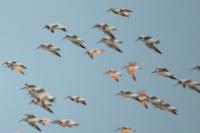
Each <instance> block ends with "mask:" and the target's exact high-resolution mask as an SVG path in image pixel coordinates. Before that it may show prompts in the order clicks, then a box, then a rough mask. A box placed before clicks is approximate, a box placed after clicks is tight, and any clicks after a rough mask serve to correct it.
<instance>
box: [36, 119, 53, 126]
mask: <svg viewBox="0 0 200 133" xmlns="http://www.w3.org/2000/svg"><path fill="white" fill-rule="evenodd" d="M38 123H39V124H41V125H42V126H46V125H48V124H49V123H51V121H50V120H48V119H45V118H43V119H41V118H40V119H39V121H38Z"/></svg>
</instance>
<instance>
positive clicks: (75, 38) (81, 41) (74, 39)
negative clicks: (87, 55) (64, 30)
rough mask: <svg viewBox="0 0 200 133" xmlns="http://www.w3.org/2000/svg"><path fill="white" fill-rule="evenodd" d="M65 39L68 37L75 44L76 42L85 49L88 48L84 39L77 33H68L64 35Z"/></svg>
mask: <svg viewBox="0 0 200 133" xmlns="http://www.w3.org/2000/svg"><path fill="white" fill-rule="evenodd" d="M63 39H67V40H69V41H71V42H72V43H73V44H75V45H77V46H79V47H81V48H83V49H86V47H85V46H84V45H83V43H84V41H83V40H82V39H81V38H79V37H78V36H76V35H66V36H65V37H63Z"/></svg>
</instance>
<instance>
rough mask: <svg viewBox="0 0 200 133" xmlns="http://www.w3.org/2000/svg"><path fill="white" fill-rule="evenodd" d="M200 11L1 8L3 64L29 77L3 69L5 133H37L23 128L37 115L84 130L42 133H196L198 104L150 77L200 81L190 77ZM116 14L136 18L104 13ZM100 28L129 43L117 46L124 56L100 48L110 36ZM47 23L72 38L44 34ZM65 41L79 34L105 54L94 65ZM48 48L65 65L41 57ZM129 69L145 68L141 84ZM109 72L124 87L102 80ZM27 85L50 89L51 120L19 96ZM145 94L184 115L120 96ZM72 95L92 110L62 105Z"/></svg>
mask: <svg viewBox="0 0 200 133" xmlns="http://www.w3.org/2000/svg"><path fill="white" fill-rule="evenodd" d="M199 4H200V1H198V0H190V1H189V0H176V1H174V0H167V1H166V0H126V1H124V0H84V1H83V0H82V1H81V0H73V1H69V0H57V1H53V0H42V1H41V0H34V1H27V0H18V1H11V0H7V1H1V4H0V16H1V22H0V23H1V30H0V34H1V37H0V42H1V48H0V55H1V59H0V61H1V62H4V61H6V60H16V61H18V62H21V63H23V64H24V65H25V66H26V67H27V68H28V69H27V70H26V71H25V75H20V74H18V73H15V72H13V71H11V70H9V69H6V68H4V67H1V68H0V72H1V76H0V81H1V84H0V88H1V93H0V104H1V110H0V117H1V129H0V131H1V132H4V133H13V132H15V131H20V132H22V133H35V132H37V131H36V130H34V129H33V128H31V127H30V126H28V125H27V124H25V123H18V121H19V120H20V119H21V118H22V117H24V114H27V113H32V114H35V115H36V116H38V117H44V118H49V119H57V118H70V119H73V120H75V121H78V122H79V123H80V126H79V127H75V128H72V129H69V128H61V127H59V126H54V125H49V126H46V127H42V126H40V127H41V128H42V129H43V132H44V133H55V132H60V133H64V132H71V133H80V132H83V133H86V132H87V133H93V132H96V133H102V132H109V133H112V132H113V133H114V132H115V131H114V130H115V129H116V128H118V127H120V126H124V125H128V126H129V127H132V128H135V129H136V130H137V132H138V133H147V132H155V133H158V132H162V133H169V132H182V133H188V132H190V133H196V132H198V131H199V127H198V125H199V123H200V117H198V115H199V114H198V112H200V107H199V105H200V104H199V102H198V101H199V99H200V96H199V95H198V94H195V93H194V92H192V91H190V90H187V89H183V88H181V87H175V86H174V84H175V81H171V80H168V79H165V78H163V77H160V76H157V75H154V74H151V72H152V71H153V70H154V68H156V67H166V68H168V69H169V70H170V71H171V72H172V73H173V74H174V75H175V76H176V77H177V78H179V79H192V80H195V81H199V77H200V73H198V72H194V71H191V68H192V67H194V66H195V65H197V64H200V62H198V59H199V58H200V55H199V48H200V46H199V44H198V43H199V42H200V38H199V35H200V30H199V28H198V27H199V23H200V18H199V12H200V9H199ZM111 7H126V8H128V9H130V10H132V11H133V12H134V13H132V14H131V16H130V18H123V17H120V16H116V15H114V14H112V13H106V12H105V11H106V10H107V9H109V8H111ZM100 22H104V23H108V24H110V25H112V26H114V27H116V28H118V29H119V30H118V31H116V32H115V33H114V34H115V35H116V37H117V38H119V39H120V40H122V41H123V44H121V45H120V46H119V47H120V48H121V49H122V50H123V51H124V53H123V54H120V53H117V52H115V51H113V50H112V49H109V48H107V47H106V46H104V45H103V44H96V42H97V41H99V40H100V39H101V38H102V37H104V36H105V35H104V34H103V33H101V32H100V31H98V30H95V29H91V27H92V26H93V25H95V24H96V23H100ZM47 23H61V24H63V25H65V26H66V28H67V30H68V32H67V33H63V32H56V33H55V34H51V33H50V32H48V31H47V30H44V29H42V27H43V26H44V25H45V24H47ZM65 34H70V35H71V34H76V35H78V36H79V37H81V38H82V39H83V40H85V46H86V47H87V48H96V47H100V48H102V49H104V50H105V54H103V55H101V56H99V57H97V58H95V59H94V60H91V59H90V58H89V57H88V56H87V55H86V54H84V52H85V51H84V50H83V49H80V48H79V47H76V46H74V45H73V44H71V43H70V42H68V41H66V40H63V39H62V37H63V36H64V35H65ZM139 35H149V36H152V37H154V38H156V39H159V40H160V42H161V43H160V45H159V48H160V50H161V51H162V52H163V55H159V54H157V53H155V52H153V51H151V50H150V49H148V48H147V47H145V46H144V45H142V44H141V43H137V42H135V39H136V38H137V37H138V36H139ZM43 42H52V43H54V44H55V45H56V46H58V47H60V48H61V55H62V58H58V57H56V56H53V55H51V54H49V53H47V52H45V51H42V50H36V47H37V46H39V45H40V44H41V43H43ZM129 61H137V62H138V63H139V64H140V65H141V66H142V67H143V68H144V69H143V70H142V71H138V72H137V73H136V76H137V79H138V81H137V82H133V81H132V80H131V79H130V77H129V76H128V75H127V73H126V72H125V71H124V70H122V69H121V68H122V67H123V66H124V65H126V64H127V63H128V62H129ZM109 69H114V70H119V71H121V72H122V73H123V76H122V77H121V78H120V82H119V83H116V82H114V81H112V80H111V79H109V78H108V77H105V76H103V75H102V73H103V72H105V71H107V70H109ZM199 82H200V81H199ZM25 83H30V84H36V85H38V86H41V87H44V88H45V89H46V90H47V91H48V92H49V93H50V94H52V95H53V96H56V97H57V99H56V103H54V104H53V107H52V109H53V110H54V112H55V113H54V114H53V115H52V114H49V113H48V112H46V111H45V110H43V109H41V108H39V107H37V106H34V105H28V103H29V101H30V99H29V97H28V96H27V95H26V92H24V91H21V90H20V88H21V87H23V85H24V84H25ZM142 89H145V90H146V91H147V92H148V93H149V94H151V95H155V96H157V97H159V98H161V99H164V100H165V101H166V102H168V103H170V104H172V105H174V106H176V107H177V108H178V115H177V116H174V115H172V114H170V113H168V112H165V111H161V110H159V109H154V108H153V107H152V106H150V108H149V109H148V110H145V109H144V108H143V107H141V106H140V105H139V104H138V103H137V102H135V101H133V100H128V99H123V98H121V97H116V96H115V94H116V93H117V92H119V91H120V90H131V91H133V92H135V91H138V90H142ZM68 95H80V96H82V97H84V98H85V99H86V100H87V102H88V106H81V105H78V104H75V103H72V102H70V101H66V100H64V97H65V96H68Z"/></svg>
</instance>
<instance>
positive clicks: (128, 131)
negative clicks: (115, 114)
mask: <svg viewBox="0 0 200 133" xmlns="http://www.w3.org/2000/svg"><path fill="white" fill-rule="evenodd" d="M116 131H120V132H121V133H131V132H136V130H135V129H133V128H130V127H127V126H123V127H120V128H117V129H116Z"/></svg>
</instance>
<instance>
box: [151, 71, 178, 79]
mask: <svg viewBox="0 0 200 133" xmlns="http://www.w3.org/2000/svg"><path fill="white" fill-rule="evenodd" d="M152 73H156V74H158V75H161V76H164V77H167V78H169V79H174V80H177V79H176V78H175V77H174V75H173V74H172V73H171V72H170V71H169V70H168V69H167V68H156V69H155V70H154V71H153V72H152Z"/></svg>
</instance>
